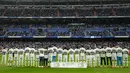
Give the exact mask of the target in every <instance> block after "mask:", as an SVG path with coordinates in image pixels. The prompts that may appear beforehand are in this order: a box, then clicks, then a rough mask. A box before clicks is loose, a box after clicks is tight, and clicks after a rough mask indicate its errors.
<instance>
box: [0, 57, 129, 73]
mask: <svg viewBox="0 0 130 73" xmlns="http://www.w3.org/2000/svg"><path fill="white" fill-rule="evenodd" d="M129 58H130V56H129ZM0 60H1V56H0ZM0 73H130V60H129V68H84V69H82V68H79V69H77V68H75V69H74V68H69V69H67V68H66V69H65V68H35V67H4V66H0Z"/></svg>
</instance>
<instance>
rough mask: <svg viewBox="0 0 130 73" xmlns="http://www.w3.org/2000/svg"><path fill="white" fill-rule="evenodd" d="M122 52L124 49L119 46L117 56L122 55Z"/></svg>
mask: <svg viewBox="0 0 130 73" xmlns="http://www.w3.org/2000/svg"><path fill="white" fill-rule="evenodd" d="M122 52H123V51H122V48H120V47H118V48H117V56H118V57H122Z"/></svg>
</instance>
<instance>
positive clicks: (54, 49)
mask: <svg viewBox="0 0 130 73" xmlns="http://www.w3.org/2000/svg"><path fill="white" fill-rule="evenodd" d="M52 48H53V56H52V59H53V61H54V62H56V56H57V49H58V48H57V47H56V46H55V45H54V46H53V47H52Z"/></svg>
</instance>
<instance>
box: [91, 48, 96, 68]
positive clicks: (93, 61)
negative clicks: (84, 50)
mask: <svg viewBox="0 0 130 73" xmlns="http://www.w3.org/2000/svg"><path fill="white" fill-rule="evenodd" d="M95 55H96V52H95V50H94V49H91V51H90V66H91V67H95V66H96V62H95V61H96V56H95Z"/></svg>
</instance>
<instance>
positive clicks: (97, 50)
mask: <svg viewBox="0 0 130 73" xmlns="http://www.w3.org/2000/svg"><path fill="white" fill-rule="evenodd" d="M95 52H96V66H97V65H98V66H99V67H100V62H101V61H100V49H99V48H96V49H95Z"/></svg>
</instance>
